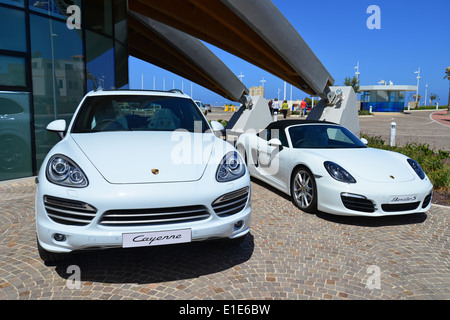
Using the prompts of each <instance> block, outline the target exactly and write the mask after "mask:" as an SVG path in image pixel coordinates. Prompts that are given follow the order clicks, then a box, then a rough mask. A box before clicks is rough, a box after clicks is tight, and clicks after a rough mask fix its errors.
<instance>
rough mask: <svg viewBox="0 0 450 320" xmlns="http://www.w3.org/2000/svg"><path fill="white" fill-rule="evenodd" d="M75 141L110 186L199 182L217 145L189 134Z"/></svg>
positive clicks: (88, 136) (133, 134)
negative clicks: (114, 184) (115, 184)
mask: <svg viewBox="0 0 450 320" xmlns="http://www.w3.org/2000/svg"><path fill="white" fill-rule="evenodd" d="M72 138H73V140H74V141H75V143H76V144H77V145H78V146H79V147H80V149H81V150H82V151H83V153H84V154H85V155H86V157H87V158H88V159H89V161H90V162H91V163H92V164H93V165H94V166H95V168H97V170H98V171H99V172H100V174H101V175H102V176H103V177H104V178H105V179H106V180H107V181H108V182H110V183H158V182H183V181H196V180H199V179H200V178H201V177H202V175H203V172H204V171H205V168H206V166H207V164H208V161H209V158H210V157H211V152H212V149H213V145H214V135H212V134H201V133H189V132H148V131H147V132H143V131H133V132H100V133H94V134H72Z"/></svg>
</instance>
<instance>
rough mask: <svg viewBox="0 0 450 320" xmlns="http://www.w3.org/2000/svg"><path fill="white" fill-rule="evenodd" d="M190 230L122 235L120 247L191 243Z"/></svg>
mask: <svg viewBox="0 0 450 320" xmlns="http://www.w3.org/2000/svg"><path fill="white" fill-rule="evenodd" d="M191 234H192V233H191V229H181V230H171V231H156V232H140V233H124V234H122V247H123V248H132V247H148V246H161V245H165V244H175V243H184V242H191Z"/></svg>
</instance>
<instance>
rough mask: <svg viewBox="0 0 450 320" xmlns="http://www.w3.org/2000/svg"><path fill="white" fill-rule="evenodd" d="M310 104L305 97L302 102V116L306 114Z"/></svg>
mask: <svg viewBox="0 0 450 320" xmlns="http://www.w3.org/2000/svg"><path fill="white" fill-rule="evenodd" d="M307 106H308V104H307V103H306V101H305V99H303V100H302V102H300V116H302V117H303V116H306V107H307Z"/></svg>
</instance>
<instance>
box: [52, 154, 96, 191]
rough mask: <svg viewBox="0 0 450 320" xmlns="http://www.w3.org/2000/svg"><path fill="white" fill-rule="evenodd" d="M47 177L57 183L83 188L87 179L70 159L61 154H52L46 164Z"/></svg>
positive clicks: (86, 183)
mask: <svg viewBox="0 0 450 320" xmlns="http://www.w3.org/2000/svg"><path fill="white" fill-rule="evenodd" d="M46 173H47V179H48V180H49V181H50V182H52V183H54V184H57V185H61V186H66V187H75V188H84V187H86V186H87V185H88V180H87V178H86V175H85V174H84V172H83V171H82V170H81V169H80V168H79V167H78V165H77V164H76V163H75V162H74V161H73V160H71V159H69V158H67V157H65V156H63V155H59V154H58V155H54V156H53V157H51V158H50V160H49V161H48V164H47V172H46Z"/></svg>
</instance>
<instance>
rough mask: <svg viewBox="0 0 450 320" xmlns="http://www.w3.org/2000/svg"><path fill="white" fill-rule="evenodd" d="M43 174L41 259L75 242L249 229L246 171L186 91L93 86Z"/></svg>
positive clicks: (114, 242) (145, 241)
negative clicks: (98, 89)
mask: <svg viewBox="0 0 450 320" xmlns="http://www.w3.org/2000/svg"><path fill="white" fill-rule="evenodd" d="M47 129H48V130H49V131H53V132H56V133H58V134H59V135H60V136H61V138H62V139H61V141H60V142H58V143H57V144H56V145H55V146H54V147H53V148H52V149H51V151H50V152H49V153H48V155H47V156H46V158H45V159H44V162H43V164H42V167H41V169H40V172H39V176H38V178H37V192H36V208H35V211H36V231H37V240H38V249H39V253H40V256H41V258H42V259H43V260H45V261H55V260H60V259H61V258H65V257H66V256H67V253H70V252H72V251H75V250H85V249H99V248H113V247H123V248H128V247H140V246H154V245H165V244H176V243H185V242H190V241H200V240H208V239H220V238H222V239H229V240H232V241H231V242H235V243H239V242H240V241H241V240H243V239H244V236H245V235H246V234H247V233H248V232H249V229H250V226H249V224H250V212H251V205H250V177H249V174H248V170H247V168H246V166H245V164H244V161H243V159H242V158H241V156H240V155H239V153H238V152H237V151H236V149H235V148H234V147H233V146H232V145H231V144H229V143H227V142H226V141H224V140H223V139H220V138H218V137H216V135H215V133H214V130H219V129H223V127H221V125H220V124H219V123H216V122H214V121H212V122H211V124H209V123H208V121H207V120H206V119H205V117H204V116H203V115H202V113H201V112H200V110H199V109H198V108H197V106H196V104H195V102H194V101H193V100H192V99H191V98H190V97H188V96H187V95H185V94H182V93H181V92H178V91H176V90H172V91H169V92H160V91H131V90H114V91H97V92H90V93H88V94H87V95H86V96H85V97H84V98H83V100H82V101H81V103H80V105H79V106H78V108H77V109H76V111H75V113H74V115H73V118H72V120H71V122H70V123H69V124H68V126H67V125H66V122H65V121H64V120H55V121H53V122H51V123H50V124H49V125H48V127H47Z"/></svg>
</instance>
